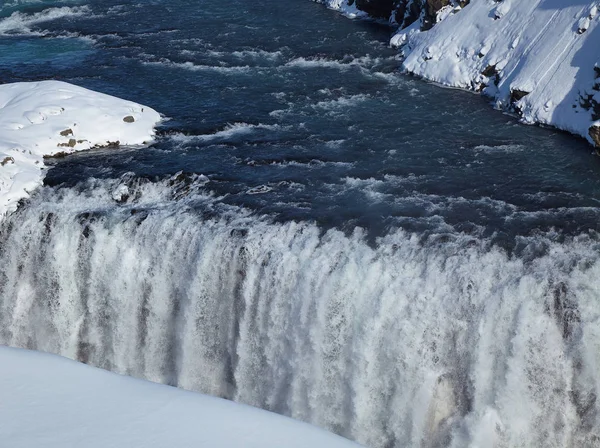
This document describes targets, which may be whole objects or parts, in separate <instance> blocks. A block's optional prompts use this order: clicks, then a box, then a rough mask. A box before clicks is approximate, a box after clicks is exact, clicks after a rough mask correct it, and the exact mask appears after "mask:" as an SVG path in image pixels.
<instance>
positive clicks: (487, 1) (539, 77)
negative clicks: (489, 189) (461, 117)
mask: <svg viewBox="0 0 600 448" xmlns="http://www.w3.org/2000/svg"><path fill="white" fill-rule="evenodd" d="M323 1H324V2H325V3H326V4H327V5H328V6H329V7H331V8H334V9H338V10H341V11H342V12H345V13H347V12H346V9H347V8H355V9H358V10H360V9H364V10H365V11H377V12H378V14H379V15H381V14H384V15H387V16H388V19H389V20H390V22H391V23H396V24H398V25H399V26H400V27H401V28H403V29H401V30H400V31H398V32H397V33H396V34H395V35H394V37H393V38H392V41H391V43H392V45H393V46H396V47H400V48H401V49H402V53H403V55H404V58H405V59H404V63H403V67H404V69H405V70H406V71H407V72H409V73H413V74H416V75H418V76H421V77H423V78H426V79H429V80H431V81H435V82H438V83H440V84H444V85H447V86H453V87H459V88H462V89H469V90H474V91H477V92H483V93H484V94H486V95H488V96H490V97H492V98H494V100H495V105H496V107H497V108H498V109H502V110H509V111H512V112H515V113H517V114H518V115H519V116H520V117H521V119H522V121H523V122H525V123H529V124H533V123H539V124H545V125H551V126H555V127H557V128H560V129H563V130H566V131H569V132H572V133H574V134H579V135H581V136H583V137H585V138H586V139H587V140H588V141H590V142H591V143H595V144H596V145H597V146H598V147H600V67H599V66H600V52H599V51H598V48H599V45H600V44H599V43H600V25H599V23H600V14H599V10H600V1H599V0H470V1H468V0H398V1H390V0H323ZM360 12H361V11H359V12H358V13H357V14H360Z"/></svg>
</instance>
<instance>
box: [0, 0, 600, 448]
mask: <svg viewBox="0 0 600 448" xmlns="http://www.w3.org/2000/svg"><path fill="white" fill-rule="evenodd" d="M187 3H189V2H183V1H178V0H154V1H150V2H144V3H127V4H125V3H121V2H119V1H115V0H108V1H99V0H98V1H78V2H75V1H71V2H68V1H62V2H60V1H59V2H56V1H55V2H50V1H41V0H39V1H19V0H15V1H9V2H5V3H4V6H1V7H0V79H1V80H2V81H5V82H12V81H19V80H35V79H42V78H48V77H51V78H58V79H63V80H66V81H70V82H73V83H76V84H79V85H83V86H85V87H90V88H95V89H98V90H102V91H105V92H107V93H112V94H116V95H118V96H121V97H124V98H128V99H132V100H136V101H139V102H142V103H144V104H148V105H150V106H152V107H154V108H156V109H157V110H160V111H162V112H163V113H165V114H166V116H167V117H168V120H167V121H165V123H164V124H163V126H162V128H161V130H160V135H159V138H158V140H157V142H156V143H155V144H154V145H152V146H151V147H150V148H146V149H142V150H140V149H131V148H129V149H128V148H121V149H118V150H114V149H113V150H110V151H108V150H106V151H92V152H90V153H88V154H79V155H74V156H70V157H67V158H65V159H61V160H57V161H55V162H54V165H55V166H54V167H53V168H52V169H51V170H50V171H49V172H48V175H47V179H46V183H47V185H46V186H45V187H44V188H42V189H40V190H39V191H37V192H35V193H34V194H33V195H32V198H31V199H30V200H28V201H26V202H24V203H23V204H22V206H21V207H20V209H19V210H18V211H17V212H16V213H15V214H13V215H12V216H10V217H8V218H6V219H5V220H4V221H3V222H2V223H1V224H0V266H2V268H1V269H0V342H1V343H3V344H7V345H12V346H18V347H28V348H32V349H39V350H45V351H50V352H54V353H59V354H62V355H65V356H68V357H71V358H75V359H79V360H81V361H84V362H87V363H90V364H93V365H96V366H100V367H103V368H106V369H110V370H113V371H116V372H120V373H124V374H128V375H133V376H137V377H142V378H147V379H150V380H152V381H157V382H162V383H167V384H171V385H176V386H179V387H183V388H187V389H192V390H197V391H202V392H206V393H210V394H213V395H218V396H222V397H227V398H230V399H233V400H236V401H240V402H244V403H249V404H252V405H255V406H259V407H262V408H266V409H270V410H273V411H275V412H279V413H282V414H286V415H290V416H293V417H295V418H298V419H301V420H305V421H308V422H312V423H315V424H317V425H319V426H322V427H325V428H328V429H331V430H333V431H335V432H337V433H339V434H342V435H344V436H346V437H349V438H351V439H354V440H357V441H359V442H361V443H363V444H365V445H366V446H369V447H377V448H379V447H382V448H383V447H385V448H387V447H405V446H410V447H424V448H425V447H456V448H461V447H466V446H473V447H520V446H526V447H586V446H589V447H594V446H598V444H599V443H600V420H599V419H600V415H599V413H598V411H599V410H600V409H599V405H598V404H597V402H596V396H597V389H598V387H600V384H599V382H600V372H599V371H598V367H599V366H600V359H599V357H600V320H599V319H600V307H599V306H598V297H599V289H600V288H599V285H600V283H599V282H598V278H599V277H600V257H599V249H600V238H599V236H598V234H597V233H596V231H597V227H598V224H597V223H598V222H599V219H600V207H599V203H598V199H597V198H598V195H599V194H600V163H599V162H598V158H597V157H595V156H593V155H592V154H591V153H590V149H589V148H588V147H587V145H586V144H585V143H584V142H580V141H577V140H574V139H572V138H570V137H568V136H566V135H563V134H558V133H555V132H551V131H548V130H544V129H539V128H533V127H525V126H521V125H519V124H517V123H516V122H515V121H514V120H513V119H512V118H510V117H507V116H504V115H501V114H500V113H498V112H493V111H491V110H490V109H489V106H488V104H486V102H485V101H484V100H482V99H481V98H479V97H477V96H473V95H470V94H465V93H461V92H457V91H452V90H448V89H441V88H438V87H436V86H432V85H429V84H426V83H423V82H420V81H418V80H415V79H411V78H408V77H404V76H402V75H401V74H399V73H397V67H398V57H397V55H396V54H395V53H394V52H393V51H391V50H389V49H388V48H387V47H386V41H387V38H388V37H389V30H387V29H386V28H385V27H381V26H380V25H377V24H373V23H365V22H353V21H350V20H347V19H345V18H343V17H341V16H338V15H336V14H335V13H333V12H331V11H328V10H326V9H325V8H323V7H322V6H321V5H317V4H314V3H312V2H309V1H307V0H287V1H281V0H255V1H253V2H248V1H241V0H240V1H235V0H234V1H231V2H226V4H225V2H222V1H216V0H215V1H213V0H206V1H203V2H200V3H201V5H199V4H198V3H196V2H194V5H191V6H190V5H189V4H187Z"/></svg>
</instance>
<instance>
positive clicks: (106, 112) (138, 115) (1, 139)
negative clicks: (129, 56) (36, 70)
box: [0, 81, 160, 216]
mask: <svg viewBox="0 0 600 448" xmlns="http://www.w3.org/2000/svg"><path fill="white" fill-rule="evenodd" d="M159 121H160V115H159V114H158V113H157V112H156V111H154V110H152V109H150V108H149V107H144V106H141V105H139V104H136V103H132V102H130V101H125V100H121V99H119V98H115V97H112V96H109V95H105V94H102V93H97V92H93V91H91V90H87V89H84V88H82V87H77V86H74V85H71V84H67V83H64V82H59V81H42V82H30V83H28V82H20V83H14V84H4V85H0V216H2V215H5V214H6V213H7V212H11V211H14V210H15V209H16V208H17V204H18V201H19V200H20V199H22V198H24V197H27V196H28V194H29V193H30V192H31V191H33V189H35V188H36V187H37V186H39V185H40V184H41V183H42V180H43V169H44V161H43V158H44V157H47V156H56V155H60V154H67V153H72V152H75V151H82V150H86V149H90V148H94V147H101V146H110V145H113V146H118V145H141V144H145V143H148V142H150V141H152V139H153V137H154V126H155V125H156V124H157V123H158V122H159Z"/></svg>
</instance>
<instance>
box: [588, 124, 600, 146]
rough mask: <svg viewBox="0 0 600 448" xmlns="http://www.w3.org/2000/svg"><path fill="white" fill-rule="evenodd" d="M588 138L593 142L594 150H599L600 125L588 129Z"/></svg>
mask: <svg viewBox="0 0 600 448" xmlns="http://www.w3.org/2000/svg"><path fill="white" fill-rule="evenodd" d="M590 137H592V140H594V143H595V144H596V148H600V125H595V126H592V127H591V128H590Z"/></svg>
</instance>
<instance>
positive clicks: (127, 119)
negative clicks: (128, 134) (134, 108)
mask: <svg viewBox="0 0 600 448" xmlns="http://www.w3.org/2000/svg"><path fill="white" fill-rule="evenodd" d="M123 121H124V122H125V123H133V122H135V118H133V117H132V116H131V115H127V116H126V117H125V118H123Z"/></svg>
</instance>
